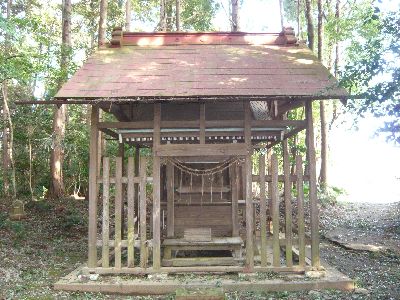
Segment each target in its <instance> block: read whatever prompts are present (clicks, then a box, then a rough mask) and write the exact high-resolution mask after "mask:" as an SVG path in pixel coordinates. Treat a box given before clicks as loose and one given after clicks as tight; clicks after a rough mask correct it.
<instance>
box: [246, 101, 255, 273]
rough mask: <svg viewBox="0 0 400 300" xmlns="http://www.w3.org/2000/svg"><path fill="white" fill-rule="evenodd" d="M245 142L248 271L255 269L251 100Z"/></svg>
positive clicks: (247, 106)
mask: <svg viewBox="0 0 400 300" xmlns="http://www.w3.org/2000/svg"><path fill="white" fill-rule="evenodd" d="M244 142H245V143H246V145H247V147H248V154H247V155H246V158H245V174H246V177H245V179H244V180H245V181H246V192H245V193H246V271H247V272H253V271H254V247H253V229H254V219H253V218H254V214H253V195H252V188H251V186H252V180H253V179H252V174H251V173H252V167H251V165H252V161H251V155H252V152H253V147H252V144H251V110H250V102H245V103H244Z"/></svg>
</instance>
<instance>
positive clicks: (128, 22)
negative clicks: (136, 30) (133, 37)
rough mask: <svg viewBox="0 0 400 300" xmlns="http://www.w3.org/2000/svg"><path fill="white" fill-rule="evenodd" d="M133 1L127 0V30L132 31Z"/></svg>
mask: <svg viewBox="0 0 400 300" xmlns="http://www.w3.org/2000/svg"><path fill="white" fill-rule="evenodd" d="M131 12H132V9H131V0H126V3H125V30H126V31H131Z"/></svg>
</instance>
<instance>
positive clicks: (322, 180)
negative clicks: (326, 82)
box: [317, 0, 328, 188]
mask: <svg viewBox="0 0 400 300" xmlns="http://www.w3.org/2000/svg"><path fill="white" fill-rule="evenodd" d="M317 6H318V59H319V60H320V61H321V62H322V38H323V27H322V26H323V24H322V14H323V11H322V3H321V0H318V1H317ZM319 114H320V120H321V168H320V173H319V184H320V186H321V187H322V188H324V187H326V185H327V177H328V176H327V174H328V141H327V139H328V130H327V124H326V116H325V102H324V101H323V100H322V101H320V103H319Z"/></svg>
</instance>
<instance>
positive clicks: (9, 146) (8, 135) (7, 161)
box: [1, 0, 17, 198]
mask: <svg viewBox="0 0 400 300" xmlns="http://www.w3.org/2000/svg"><path fill="white" fill-rule="evenodd" d="M12 5H13V3H12V0H8V1H7V8H6V18H7V20H8V19H10V18H11V7H12ZM8 39H9V36H8V34H6V35H5V37H4V45H5V46H4V49H5V52H6V53H8V52H9V51H10V49H9V43H8ZM1 89H2V94H3V141H2V146H3V157H2V160H3V163H2V167H3V182H4V194H5V196H6V197H10V196H12V197H13V198H15V197H16V193H17V192H16V181H15V168H14V160H13V137H14V135H13V124H12V120H11V113H10V108H9V106H8V101H9V99H8V85H7V80H4V81H3V82H2V85H1ZM10 179H11V183H12V195H11V192H10Z"/></svg>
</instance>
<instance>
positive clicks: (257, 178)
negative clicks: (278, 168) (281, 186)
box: [252, 174, 309, 182]
mask: <svg viewBox="0 0 400 300" xmlns="http://www.w3.org/2000/svg"><path fill="white" fill-rule="evenodd" d="M252 177H253V182H259V181H260V176H259V175H255V174H253V176H252ZM302 178H303V181H308V180H309V176H308V175H307V176H303V177H302ZM289 180H290V181H292V182H294V181H297V175H296V174H294V175H293V174H291V175H290V176H289ZM271 181H272V176H271V175H265V182H271ZM278 181H279V182H284V181H285V176H284V175H279V176H278Z"/></svg>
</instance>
